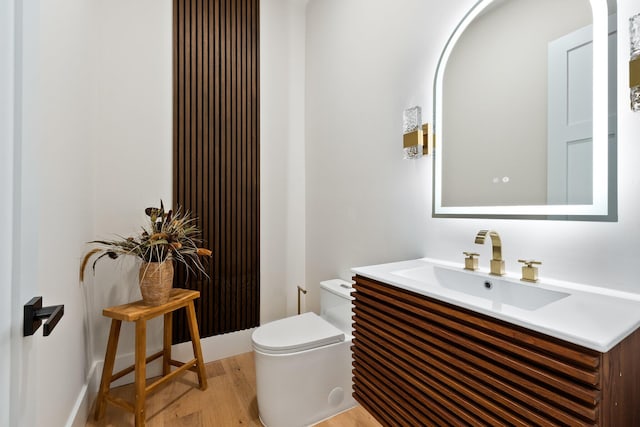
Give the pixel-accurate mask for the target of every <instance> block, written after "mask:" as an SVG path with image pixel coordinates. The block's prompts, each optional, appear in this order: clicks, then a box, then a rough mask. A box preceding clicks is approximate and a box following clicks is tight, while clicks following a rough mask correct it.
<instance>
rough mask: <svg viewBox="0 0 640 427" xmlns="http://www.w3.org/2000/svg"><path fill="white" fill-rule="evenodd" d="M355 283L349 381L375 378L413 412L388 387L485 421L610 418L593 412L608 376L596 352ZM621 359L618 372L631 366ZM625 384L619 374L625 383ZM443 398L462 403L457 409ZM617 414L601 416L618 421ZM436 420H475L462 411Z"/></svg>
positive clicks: (390, 290) (527, 422)
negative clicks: (622, 363)
mask: <svg viewBox="0 0 640 427" xmlns="http://www.w3.org/2000/svg"><path fill="white" fill-rule="evenodd" d="M355 288H356V292H355V298H356V300H355V308H354V319H355V321H356V323H355V332H354V337H355V339H354V375H355V376H354V382H355V383H356V384H359V382H361V381H360V379H359V378H361V377H365V378H366V380H367V381H368V382H369V383H370V384H371V385H370V386H369V389H376V387H379V386H380V385H379V384H381V383H382V384H384V389H385V390H391V391H392V392H391V393H392V397H393V398H396V399H399V400H400V401H403V400H404V401H408V403H407V404H406V405H405V406H407V407H408V408H409V410H413V411H421V408H420V405H416V404H415V403H414V402H411V401H410V400H408V399H406V398H405V399H403V398H400V394H399V393H397V392H394V390H398V389H399V390H406V392H407V393H409V395H416V396H428V397H431V398H434V397H435V400H434V402H435V403H433V404H428V406H429V408H430V409H433V408H436V407H437V408H439V409H443V408H444V409H446V410H447V411H449V413H450V414H449V415H450V416H452V415H453V414H455V416H463V415H464V414H465V411H470V413H472V414H473V416H474V417H478V418H479V419H480V420H483V421H482V422H488V423H489V424H490V425H545V426H546V425H576V426H578V425H618V424H610V423H608V422H603V416H604V415H603V413H602V411H601V410H600V405H601V403H602V402H601V400H602V399H603V396H602V392H601V390H600V389H599V387H601V386H604V385H605V384H603V383H606V382H607V381H614V380H615V375H611V374H610V373H609V374H608V379H601V378H602V376H603V369H602V363H603V362H602V354H601V353H598V352H594V351H592V350H588V349H584V350H585V351H584V354H583V355H580V354H578V352H579V350H580V348H581V347H579V346H575V345H572V344H568V347H569V348H568V350H567V351H564V350H563V349H562V348H561V347H562V342H561V341H558V340H555V339H553V338H551V337H546V336H544V335H541V334H538V333H536V332H533V331H528V330H523V329H522V328H519V327H516V326H513V329H514V330H513V331H511V332H509V328H510V327H511V325H509V324H506V323H504V322H499V321H497V322H494V321H493V319H487V318H486V316H484V315H480V314H477V313H474V312H471V311H469V310H465V309H460V308H458V307H455V306H451V305H449V304H446V303H442V302H439V301H436V300H431V299H429V298H426V297H424V296H422V295H417V294H413V293H411V292H409V291H404V290H401V289H398V288H395V287H391V286H388V285H385V284H382V283H379V282H375V281H371V280H369V279H366V278H361V277H360V276H357V277H356V285H355ZM494 324H497V326H498V327H499V328H501V329H500V330H498V331H497V332H495V333H490V332H489V331H488V329H487V328H488V325H494ZM494 326H495V325H494ZM494 326H492V327H494ZM639 336H640V335H639ZM508 338H511V340H508ZM628 341H629V340H625V343H626V342H628ZM638 341H639V342H638V346H639V347H640V338H638ZM505 344H510V346H509V345H506V346H505ZM546 344H549V347H548V348H547V347H546V346H545V345H546ZM514 347H515V348H514ZM390 349H392V350H391V351H389V350H390ZM614 350H615V349H614ZM639 350H640V349H639ZM611 354H617V353H616V352H615V351H613V352H612V353H611ZM608 357H610V356H608ZM594 358H595V360H594ZM608 364H609V363H608ZM628 365H630V363H627V366H626V367H625V369H631V370H633V369H632V368H630V367H629V366H628ZM560 367H563V368H562V369H560ZM638 370H639V371H640V369H638ZM567 371H569V373H568V374H567ZM633 375H635V373H633ZM390 383H391V384H390ZM632 384H633V381H628V380H627V386H626V387H627V388H629V387H634V386H633V385H632ZM596 385H597V386H596ZM636 387H637V386H636ZM619 388H620V389H624V388H623V387H619ZM638 388H640V387H638ZM447 391H448V392H447ZM631 393H635V392H634V391H631ZM354 395H355V396H356V399H361V397H360V395H359V394H358V392H356V393H355V394H354ZM610 395H611V393H608V394H607V395H606V396H610ZM438 398H440V399H443V400H442V401H441V400H438ZM617 398H618V399H619V398H620V394H619V392H618V394H617ZM447 399H449V400H451V401H454V402H462V406H461V408H458V407H457V406H455V405H456V404H455V403H452V402H448V401H447ZM425 401H426V402H428V398H425ZM629 401H631V400H629ZM614 406H615V405H614ZM461 411H462V412H461ZM636 412H637V411H636ZM423 415H424V416H425V417H427V415H426V413H424V412H423ZM467 415H471V414H467ZM616 416H617V418H615V417H614V415H607V417H606V418H605V419H623V418H621V417H620V415H619V414H616ZM491 417H493V418H491ZM440 421H441V422H443V423H441V425H464V424H467V423H468V424H472V425H481V421H475V422H470V421H469V419H466V418H465V419H462V420H461V421H458V422H456V421H453V422H452V421H451V420H450V419H448V418H446V417H443V418H442V419H441V420H440ZM620 425H626V424H620Z"/></svg>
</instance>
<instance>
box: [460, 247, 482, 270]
mask: <svg viewBox="0 0 640 427" xmlns="http://www.w3.org/2000/svg"><path fill="white" fill-rule="evenodd" d="M462 253H463V254H464V255H465V259H464V269H465V270H471V271H476V270H477V269H478V258H476V257H477V256H480V254H478V253H475V252H462Z"/></svg>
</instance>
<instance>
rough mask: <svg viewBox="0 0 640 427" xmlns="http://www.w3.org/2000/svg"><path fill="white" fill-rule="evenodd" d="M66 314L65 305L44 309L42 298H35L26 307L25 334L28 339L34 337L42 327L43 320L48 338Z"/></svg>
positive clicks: (45, 334)
mask: <svg viewBox="0 0 640 427" xmlns="http://www.w3.org/2000/svg"><path fill="white" fill-rule="evenodd" d="M63 314H64V305H52V306H51V307H42V297H34V298H31V300H30V301H29V302H28V303H26V304H25V305H24V328H23V329H24V333H23V336H25V337H27V336H29V335H33V334H34V333H35V332H36V331H37V330H38V328H39V327H40V325H41V324H42V319H47V321H46V322H44V336H45V337H46V336H48V335H49V334H51V331H53V328H55V327H56V325H57V324H58V321H59V320H60V319H61V318H62V315H63Z"/></svg>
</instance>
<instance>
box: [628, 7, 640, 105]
mask: <svg viewBox="0 0 640 427" xmlns="http://www.w3.org/2000/svg"><path fill="white" fill-rule="evenodd" d="M629 38H630V41H631V52H630V59H629V88H630V95H631V111H640V13H638V14H637V15H634V16H632V17H631V18H629Z"/></svg>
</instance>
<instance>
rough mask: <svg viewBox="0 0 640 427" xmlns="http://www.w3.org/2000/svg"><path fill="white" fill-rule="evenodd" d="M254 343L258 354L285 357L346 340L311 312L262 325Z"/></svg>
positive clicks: (254, 338)
mask: <svg viewBox="0 0 640 427" xmlns="http://www.w3.org/2000/svg"><path fill="white" fill-rule="evenodd" d="M251 339H252V341H253V347H254V349H256V350H258V351H261V352H263V353H268V354H285V353H296V352H300V351H304V350H310V349H312V348H317V347H322V346H325V345H329V344H334V343H339V342H342V341H344V340H345V336H344V333H343V332H342V331H341V330H340V329H338V328H336V327H335V326H333V325H332V324H331V323H329V322H327V321H326V320H324V319H323V318H322V317H320V316H318V315H317V314H315V313H311V312H309V313H304V314H300V315H298V316H293V317H287V318H285V319H280V320H276V321H273V322H270V323H267V324H265V325H262V326H260V327H259V328H258V329H256V330H255V331H254V332H253V335H252V336H251Z"/></svg>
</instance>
